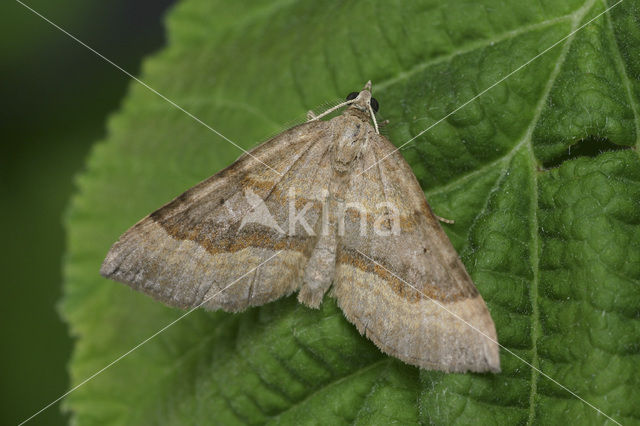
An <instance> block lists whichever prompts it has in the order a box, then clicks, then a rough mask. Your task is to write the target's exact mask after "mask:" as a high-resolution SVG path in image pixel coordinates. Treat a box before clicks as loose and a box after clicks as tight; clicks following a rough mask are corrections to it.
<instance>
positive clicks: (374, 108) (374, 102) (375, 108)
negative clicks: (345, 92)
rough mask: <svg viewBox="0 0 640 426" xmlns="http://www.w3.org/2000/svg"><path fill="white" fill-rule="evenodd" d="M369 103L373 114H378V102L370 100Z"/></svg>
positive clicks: (374, 99)
mask: <svg viewBox="0 0 640 426" xmlns="http://www.w3.org/2000/svg"><path fill="white" fill-rule="evenodd" d="M369 103H370V104H371V108H373V112H378V108H380V105H378V101H377V100H376V98H371V101H369Z"/></svg>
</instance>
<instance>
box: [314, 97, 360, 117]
mask: <svg viewBox="0 0 640 426" xmlns="http://www.w3.org/2000/svg"><path fill="white" fill-rule="evenodd" d="M354 102H355V99H351V100H348V101H344V102H341V103H339V104H338V105H336V106H334V107H332V108H329V109H328V110H326V111H325V112H323V113H322V114H319V115H316V116H315V117H314V118H312V119H310V120H308V121H316V120H319V119H321V118H322V117H324V116H326V115H329V114H331V113H332V112H333V111H335V110H337V109H340V108H342V107H343V106H347V105H350V104H352V103H354Z"/></svg>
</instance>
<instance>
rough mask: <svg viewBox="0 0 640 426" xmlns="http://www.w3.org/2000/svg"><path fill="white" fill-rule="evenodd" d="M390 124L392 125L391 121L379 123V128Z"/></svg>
mask: <svg viewBox="0 0 640 426" xmlns="http://www.w3.org/2000/svg"><path fill="white" fill-rule="evenodd" d="M389 123H390V122H389V120H382V121H381V122H379V123H378V126H380V127H382V126H386V125H387V124H389Z"/></svg>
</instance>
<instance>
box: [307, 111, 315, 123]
mask: <svg viewBox="0 0 640 426" xmlns="http://www.w3.org/2000/svg"><path fill="white" fill-rule="evenodd" d="M316 117H317V116H316V114H315V113H314V112H313V111H311V110H309V111H307V121H311V120H314V119H316Z"/></svg>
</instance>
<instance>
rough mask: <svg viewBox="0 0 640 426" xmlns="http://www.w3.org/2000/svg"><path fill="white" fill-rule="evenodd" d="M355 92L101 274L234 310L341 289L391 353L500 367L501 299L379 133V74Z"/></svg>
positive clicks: (148, 232) (184, 199)
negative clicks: (484, 292)
mask: <svg viewBox="0 0 640 426" xmlns="http://www.w3.org/2000/svg"><path fill="white" fill-rule="evenodd" d="M345 105H348V107H347V108H346V109H345V111H344V112H343V113H342V115H339V116H337V117H335V118H332V119H331V120H327V121H322V120H319V118H320V117H322V116H324V115H326V113H325V114H322V115H320V116H315V115H313V113H311V112H310V113H309V114H310V115H309V118H310V120H309V121H307V122H306V123H304V124H301V125H299V126H296V127H293V128H291V129H289V130H287V131H285V132H283V133H281V134H279V135H277V136H275V137H274V138H272V139H270V140H269V141H267V142H265V143H263V144H261V145H260V146H258V147H256V148H255V149H253V150H252V151H250V152H249V153H247V154H245V155H243V156H241V157H240V158H239V159H238V160H237V161H236V162H235V163H233V164H232V165H230V166H229V167H227V168H226V169H224V170H222V171H220V172H219V173H217V174H215V175H214V176H212V177H210V178H209V179H207V180H205V181H203V182H201V183H199V184H198V185H196V186H194V187H193V188H191V189H189V190H187V191H186V192H185V193H183V194H182V195H180V196H178V197H177V198H176V199H174V200H173V201H171V202H170V203H168V204H166V205H164V206H163V207H161V208H160V209H158V210H156V211H155V212H153V213H151V214H150V215H148V216H147V217H145V218H144V219H142V220H141V221H140V222H138V223H137V224H136V225H134V226H133V227H132V228H130V229H129V230H128V231H127V232H125V233H124V234H123V235H122V236H121V237H120V239H119V240H118V241H117V242H116V243H115V244H114V245H113V247H111V250H110V251H109V253H108V254H107V256H106V259H105V260H104V263H103V265H102V268H101V270H100V273H101V274H102V275H103V276H105V277H107V278H111V279H113V280H116V281H121V282H123V283H126V284H128V285H129V286H131V287H132V288H134V289H136V290H139V291H142V292H144V293H146V294H148V295H150V296H152V297H154V298H155V299H157V300H160V301H162V302H164V303H165V304H167V305H170V306H175V307H179V308H192V307H197V306H200V305H202V306H204V307H205V308H206V309H210V310H215V309H224V310H226V311H231V312H237V311H242V310H243V309H246V308H248V307H250V306H258V305H262V304H264V303H267V302H271V301H273V300H276V299H279V298H281V297H283V296H286V295H288V294H291V293H293V292H298V300H299V301H300V302H301V303H303V304H305V305H306V306H309V307H311V308H318V307H319V306H320V304H321V303H322V300H323V296H324V294H325V293H326V292H327V291H328V290H329V289H330V288H331V291H330V295H331V296H333V297H334V298H336V300H337V303H338V305H339V306H340V308H341V309H342V311H343V312H344V314H345V316H346V318H347V319H348V320H349V321H350V322H352V323H353V324H354V325H355V326H356V327H357V328H358V330H359V331H360V333H362V334H364V335H366V336H367V337H368V338H369V339H371V340H372V341H373V342H374V343H375V344H376V345H377V346H378V347H379V348H380V349H381V350H382V351H383V352H385V353H387V354H389V355H392V356H394V357H396V358H399V359H401V360H402V361H404V362H406V363H408V364H412V365H415V366H418V367H421V368H426V369H434V370H442V371H447V372H464V371H476V372H483V371H492V372H498V371H500V358H499V351H498V342H497V337H496V331H495V326H494V324H493V321H492V319H491V316H490V314H489V311H488V310H487V307H486V305H485V303H484V300H483V299H482V297H481V296H480V294H479V293H478V291H477V290H476V288H475V286H474V284H473V282H472V281H471V278H470V277H469V275H468V274H467V271H466V270H465V268H464V265H463V264H462V262H461V261H460V259H459V258H458V255H457V253H456V251H455V250H454V248H453V246H452V245H451V243H450V241H449V239H448V238H447V236H446V234H445V233H444V231H443V230H442V227H441V226H440V223H439V222H438V218H437V217H436V216H435V215H434V214H433V212H432V211H431V208H430V207H429V205H428V204H427V201H426V199H425V196H424V192H423V191H422V189H421V188H420V185H419V184H418V181H417V180H416V178H415V176H414V174H413V172H412V171H411V168H410V167H409V165H408V164H407V162H406V161H405V160H404V158H403V157H402V155H401V154H400V153H399V152H398V151H397V150H396V148H395V147H394V145H393V144H391V142H389V140H387V139H386V138H385V137H383V136H381V135H380V134H379V133H378V127H377V123H376V121H375V113H374V109H375V110H376V111H377V107H378V104H377V101H376V100H375V99H374V98H372V97H371V82H369V83H367V85H366V86H365V87H364V89H363V90H362V91H360V92H359V93H356V92H354V93H352V94H350V95H349V96H348V97H347V101H346V102H344V103H343V104H341V105H339V107H341V106H345ZM335 109H337V108H332V109H331V110H329V112H330V111H333V110H335ZM372 122H373V125H372ZM382 159H384V160H383V161H380V160H382ZM276 254H277V255H276ZM267 260H268V261H267ZM248 271H249V272H248ZM247 272H248V273H247ZM242 274H245V275H244V276H243V275H242ZM230 283H233V284H232V285H229V284H230ZM408 284H410V285H408Z"/></svg>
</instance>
